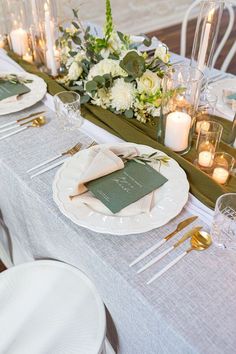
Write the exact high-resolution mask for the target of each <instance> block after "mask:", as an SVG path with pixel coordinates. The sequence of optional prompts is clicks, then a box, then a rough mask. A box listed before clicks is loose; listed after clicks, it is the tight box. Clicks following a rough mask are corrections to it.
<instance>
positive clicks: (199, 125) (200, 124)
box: [196, 120, 210, 133]
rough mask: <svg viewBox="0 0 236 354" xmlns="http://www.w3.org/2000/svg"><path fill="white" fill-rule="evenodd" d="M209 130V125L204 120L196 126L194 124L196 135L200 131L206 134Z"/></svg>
mask: <svg viewBox="0 0 236 354" xmlns="http://www.w3.org/2000/svg"><path fill="white" fill-rule="evenodd" d="M209 128H210V123H208V122H207V121H205V120H202V121H200V122H197V124H196V132H197V133H199V131H200V129H204V130H205V131H207V132H208V130H209Z"/></svg>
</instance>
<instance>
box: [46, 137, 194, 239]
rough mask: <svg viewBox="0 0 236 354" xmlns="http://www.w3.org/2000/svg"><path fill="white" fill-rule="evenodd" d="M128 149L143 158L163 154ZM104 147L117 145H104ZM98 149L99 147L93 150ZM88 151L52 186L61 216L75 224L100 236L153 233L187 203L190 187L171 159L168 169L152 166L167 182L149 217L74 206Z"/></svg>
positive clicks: (158, 192) (63, 169)
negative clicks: (76, 189) (153, 154)
mask: <svg viewBox="0 0 236 354" xmlns="http://www.w3.org/2000/svg"><path fill="white" fill-rule="evenodd" d="M122 144H123V145H125V146H127V147H128V146H135V147H136V148H137V149H138V151H139V153H140V154H151V153H153V152H155V151H157V152H159V153H160V154H161V155H165V154H164V153H163V152H161V151H158V150H155V149H153V148H151V147H149V146H145V145H137V144H131V143H122ZM101 146H102V147H109V146H114V144H105V145H101ZM94 148H97V146H94V147H92V148H91V149H94ZM88 154H89V151H88V149H86V150H82V151H80V152H79V153H78V154H76V155H74V156H73V157H71V158H70V159H68V161H66V162H65V163H64V165H63V166H62V167H61V168H60V169H59V170H58V171H57V173H56V176H55V178H54V182H53V198H54V201H55V203H56V204H57V206H58V207H59V209H60V211H61V212H62V214H64V215H65V216H67V217H68V218H69V219H71V220H72V221H73V222H74V223H75V224H77V225H79V226H83V227H85V228H87V229H90V230H92V231H95V232H99V233H106V234H113V235H129V234H138V233H142V232H147V231H150V230H152V229H154V228H157V227H160V226H162V225H165V224H166V223H168V222H169V221H170V220H171V219H173V218H174V217H175V216H176V215H178V214H179V213H180V212H181V210H182V208H183V207H184V205H185V204H186V202H187V200H188V192H189V183H188V180H187V177H186V174H185V172H184V171H183V170H182V168H180V166H179V165H178V163H177V162H176V161H175V160H173V159H170V161H169V163H168V166H165V165H161V168H159V164H152V166H153V167H154V168H155V169H156V170H158V171H160V172H161V173H162V174H163V175H164V176H165V177H166V178H167V179H168V182H166V183H165V184H164V185H163V186H162V187H160V188H159V189H157V190H156V191H155V192H154V203H153V204H154V207H153V208H152V210H151V211H150V212H149V213H140V214H137V215H133V216H125V215H122V216H118V215H115V214H112V213H107V214H101V213H100V212H98V211H96V210H93V209H92V208H91V207H88V206H87V205H86V204H83V203H80V205H79V206H75V205H74V203H72V202H71V200H70V199H69V195H71V194H72V193H73V191H74V190H75V187H76V185H77V183H78V180H79V177H80V175H81V173H82V172H83V170H84V166H86V160H87V157H88Z"/></svg>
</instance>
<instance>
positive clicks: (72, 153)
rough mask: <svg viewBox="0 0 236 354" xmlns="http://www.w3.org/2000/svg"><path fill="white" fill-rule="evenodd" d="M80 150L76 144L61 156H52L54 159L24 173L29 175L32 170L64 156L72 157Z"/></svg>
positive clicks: (79, 146)
mask: <svg viewBox="0 0 236 354" xmlns="http://www.w3.org/2000/svg"><path fill="white" fill-rule="evenodd" d="M80 149H81V144H80V143H78V144H76V145H75V146H73V147H72V148H70V149H68V150H66V151H64V152H62V153H61V154H59V155H57V156H54V157H52V158H51V159H49V160H46V161H44V162H42V163H40V164H39V165H37V166H34V167H32V168H30V169H29V170H28V171H26V172H27V173H30V172H32V171H34V170H37V169H38V168H39V167H43V166H45V165H47V164H48V163H50V162H53V161H55V160H57V159H59V158H60V157H62V156H65V155H71V156H72V155H74V154H75V153H76V152H78V151H80Z"/></svg>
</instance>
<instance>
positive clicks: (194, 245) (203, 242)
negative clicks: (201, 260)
mask: <svg viewBox="0 0 236 354" xmlns="http://www.w3.org/2000/svg"><path fill="white" fill-rule="evenodd" d="M190 242H191V247H190V248H189V249H187V250H186V251H185V252H183V253H181V254H180V255H179V256H178V257H176V258H175V259H174V260H173V261H171V262H170V263H169V264H167V266H165V267H164V268H163V269H162V270H160V271H159V272H158V273H156V274H155V275H154V276H153V277H152V278H151V279H150V280H148V282H147V284H151V283H152V282H154V280H156V279H157V278H159V277H160V276H161V275H162V274H164V273H165V272H166V271H167V270H168V269H170V268H171V267H172V266H173V265H175V264H176V263H178V262H179V261H180V260H181V259H182V258H183V257H184V256H186V255H187V254H188V253H190V252H192V251H203V250H206V249H207V248H208V247H210V245H211V244H212V239H211V236H210V234H208V233H207V232H206V231H198V232H196V233H195V234H194V235H193V236H192V238H191V241H190Z"/></svg>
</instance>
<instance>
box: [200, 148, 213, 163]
mask: <svg viewBox="0 0 236 354" xmlns="http://www.w3.org/2000/svg"><path fill="white" fill-rule="evenodd" d="M213 158H214V155H213V153H212V152H210V151H201V152H200V153H199V155H198V163H199V165H201V166H203V167H211V166H212V165H213Z"/></svg>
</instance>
